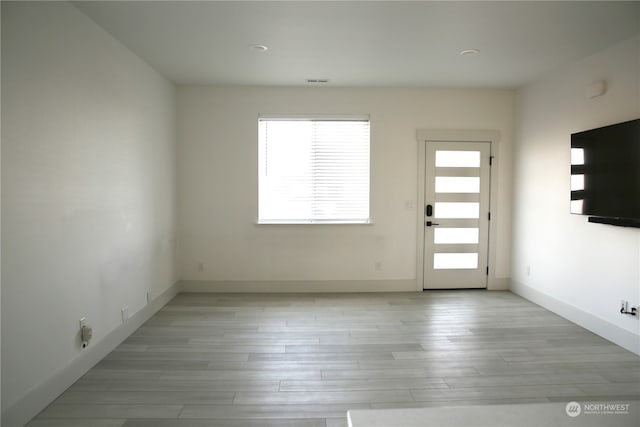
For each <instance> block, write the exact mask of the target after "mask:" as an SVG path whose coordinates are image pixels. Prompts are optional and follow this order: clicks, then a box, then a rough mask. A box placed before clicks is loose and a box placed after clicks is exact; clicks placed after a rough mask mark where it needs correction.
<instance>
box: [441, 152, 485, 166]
mask: <svg viewBox="0 0 640 427" xmlns="http://www.w3.org/2000/svg"><path fill="white" fill-rule="evenodd" d="M436 167H438V168H447V167H451V168H479V167H480V152H479V151H441V150H436Z"/></svg>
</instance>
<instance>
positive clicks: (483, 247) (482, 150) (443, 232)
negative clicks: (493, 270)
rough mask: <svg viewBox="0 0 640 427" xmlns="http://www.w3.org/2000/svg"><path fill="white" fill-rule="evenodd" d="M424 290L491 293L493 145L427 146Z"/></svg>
mask: <svg viewBox="0 0 640 427" xmlns="http://www.w3.org/2000/svg"><path fill="white" fill-rule="evenodd" d="M425 155H426V171H425V172H426V173H425V207H424V212H423V214H424V245H425V247H424V278H423V279H424V282H423V283H424V288H425V289H454V288H486V287H487V268H488V264H487V254H488V246H489V215H490V214H489V195H490V192H489V186H490V182H489V181H490V173H491V168H490V160H491V143H489V142H427V144H426V154H425Z"/></svg>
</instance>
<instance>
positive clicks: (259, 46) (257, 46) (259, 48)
mask: <svg viewBox="0 0 640 427" xmlns="http://www.w3.org/2000/svg"><path fill="white" fill-rule="evenodd" d="M249 50H252V51H254V52H266V51H268V50H269V47H268V46H265V45H263V44H252V45H251V46H249Z"/></svg>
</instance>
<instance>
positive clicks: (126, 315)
mask: <svg viewBox="0 0 640 427" xmlns="http://www.w3.org/2000/svg"><path fill="white" fill-rule="evenodd" d="M127 319H129V307H128V306H127V307H122V323H124V322H126V321H127Z"/></svg>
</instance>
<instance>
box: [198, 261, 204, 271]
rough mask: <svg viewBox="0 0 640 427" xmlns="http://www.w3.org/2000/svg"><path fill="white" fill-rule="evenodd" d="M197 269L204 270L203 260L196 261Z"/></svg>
mask: <svg viewBox="0 0 640 427" xmlns="http://www.w3.org/2000/svg"><path fill="white" fill-rule="evenodd" d="M197 267H198V271H204V262H198V266H197Z"/></svg>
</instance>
